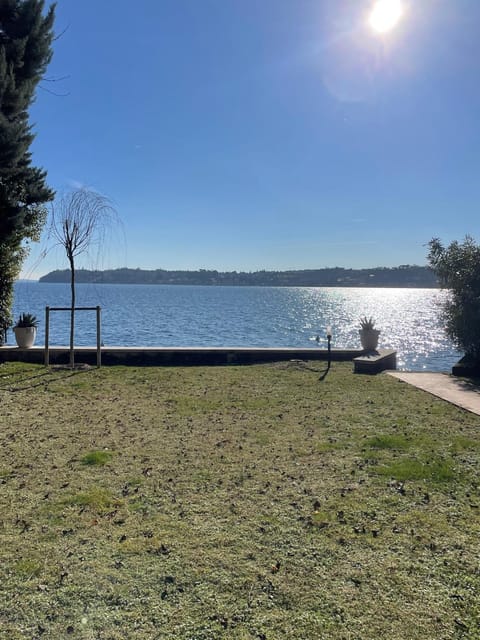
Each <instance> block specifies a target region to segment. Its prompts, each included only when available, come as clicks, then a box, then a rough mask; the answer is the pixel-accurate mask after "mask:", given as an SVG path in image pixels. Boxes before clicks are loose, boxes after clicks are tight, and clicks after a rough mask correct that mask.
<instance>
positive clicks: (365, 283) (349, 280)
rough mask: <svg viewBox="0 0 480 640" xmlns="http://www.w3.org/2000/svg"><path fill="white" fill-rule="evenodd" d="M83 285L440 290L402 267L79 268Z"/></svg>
mask: <svg viewBox="0 0 480 640" xmlns="http://www.w3.org/2000/svg"><path fill="white" fill-rule="evenodd" d="M69 281H70V271H69V270H68V269H64V270H56V271H51V272H50V273H47V274H46V275H44V276H42V277H41V278H40V279H39V282H69ZM76 281H77V282H79V283H85V282H88V283H97V284H182V285H217V286H218V285H224V286H227V285H228V286H232V285H233V286H264V287H415V288H436V287H438V282H437V279H436V277H435V274H434V273H433V272H432V271H431V269H429V268H428V267H423V266H416V265H401V266H399V267H375V268H373V269H345V268H342V267H332V268H325V269H303V270H291V271H253V272H244V271H227V272H222V271H215V270H207V269H200V270H198V271H167V270H165V269H154V270H145V269H127V268H122V269H107V270H104V271H96V270H88V269H79V270H78V271H76Z"/></svg>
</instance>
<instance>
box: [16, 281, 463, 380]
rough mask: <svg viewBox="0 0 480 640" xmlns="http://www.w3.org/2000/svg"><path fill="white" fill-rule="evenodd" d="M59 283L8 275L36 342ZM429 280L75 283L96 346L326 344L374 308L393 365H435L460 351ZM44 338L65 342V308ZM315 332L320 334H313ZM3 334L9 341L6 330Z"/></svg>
mask: <svg viewBox="0 0 480 640" xmlns="http://www.w3.org/2000/svg"><path fill="white" fill-rule="evenodd" d="M69 296H70V293H69V286H68V285H67V284H52V283H39V282H32V281H21V282H17V283H16V284H15V298H14V313H15V317H18V315H19V313H22V312H29V313H33V314H35V315H36V316H37V317H38V318H39V319H40V326H39V331H38V337H37V344H40V345H41V344H44V340H45V306H46V305H49V306H51V307H62V306H68V305H69ZM444 296H445V293H444V292H442V291H439V290H438V289H379V288H343V287H338V288H324V287H311V288H308V287H208V286H181V285H107V284H100V285H99V284H79V285H77V306H96V305H100V306H101V307H102V341H103V343H104V344H105V346H109V345H110V346H168V347H171V346H173V347H175V346H219V347H225V346H229V347H230V346H231V347H235V346H242V347H245V346H247V347H248V346H261V347H280V346H285V347H302V348H305V347H312V348H313V349H314V348H318V347H317V345H319V346H320V347H323V348H324V347H325V346H326V338H325V327H326V326H327V325H331V326H332V329H333V339H332V347H334V348H359V347H360V340H359V337H358V329H359V317H360V316H364V315H367V316H369V317H370V316H373V317H374V318H375V320H376V324H377V327H378V328H379V329H380V330H381V335H380V344H379V346H380V347H385V348H387V347H388V348H393V349H396V350H397V352H398V367H399V368H401V369H407V370H412V371H422V370H428V371H444V370H448V369H450V368H451V366H452V365H453V364H454V363H455V362H456V361H457V360H458V359H459V357H460V354H459V353H458V352H457V351H456V350H455V349H454V347H453V345H452V343H451V341H450V340H449V339H448V338H447V337H446V336H445V333H444V331H443V327H442V324H441V321H440V310H439V303H440V302H441V301H442V299H443V298H444ZM50 321H51V328H50V344H51V345H65V344H68V335H69V333H68V331H69V330H68V322H69V315H68V313H67V312H55V313H53V312H52V313H51V318H50ZM95 336H96V333H95V313H94V312H93V311H81V312H78V313H77V314H76V338H75V340H76V344H77V345H79V346H87V345H94V344H95V342H96V337H95ZM316 336H319V337H320V340H319V342H317V341H316V339H315V338H316ZM8 344H14V336H13V334H12V332H11V331H10V332H9V334H8Z"/></svg>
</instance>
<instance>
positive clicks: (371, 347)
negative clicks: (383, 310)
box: [359, 329, 380, 351]
mask: <svg viewBox="0 0 480 640" xmlns="http://www.w3.org/2000/svg"><path fill="white" fill-rule="evenodd" d="M359 334H360V342H361V343H362V349H363V350H364V351H376V350H377V347H378V336H379V335H380V331H379V330H378V329H360V330H359Z"/></svg>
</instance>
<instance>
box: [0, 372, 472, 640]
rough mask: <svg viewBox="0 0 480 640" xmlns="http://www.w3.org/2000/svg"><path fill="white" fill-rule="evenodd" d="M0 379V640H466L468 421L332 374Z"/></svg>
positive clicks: (441, 406)
mask: <svg viewBox="0 0 480 640" xmlns="http://www.w3.org/2000/svg"><path fill="white" fill-rule="evenodd" d="M322 366H323V364H322V363H298V362H297V363H295V362H292V363H279V364H274V365H258V366H248V367H211V368H207V367H205V368H204V367H198V368H120V367H115V368H107V367H105V368H102V369H100V370H96V369H91V370H85V371H77V372H75V373H72V372H70V371H68V370H51V371H47V370H45V369H44V368H43V367H35V366H32V365H19V364H6V365H1V366H0V443H1V446H0V549H1V551H0V554H1V555H0V559H1V562H0V638H2V640H3V639H5V640H17V639H22V640H23V639H27V638H28V639H34V638H35V639H36V638H39V639H40V638H41V639H44V638H52V639H58V638H60V639H63V638H78V639H80V638H82V639H92V640H93V639H95V640H100V639H102V640H106V639H109V640H110V639H111V640H113V639H122V640H123V639H125V638H135V639H139V640H146V639H149V640H150V639H153V638H169V639H177V638H178V639H184V640H187V639H189V640H207V639H208V640H215V639H217V638H218V639H220V638H225V639H226V638H228V639H230V638H231V639H242V640H246V639H267V640H271V639H289V640H294V639H305V640H316V639H321V638H326V639H345V640H376V639H388V640H395V639H402V640H406V639H407V640H410V639H417V638H418V639H419V640H420V639H422V640H428V639H430V638H431V639H432V640H433V639H435V640H438V639H441V640H444V639H448V638H471V639H473V638H477V639H478V638H480V595H479V594H480V564H479V557H480V491H479V489H480V477H479V461H480V460H479V459H480V418H479V417H478V416H474V415H472V414H469V413H467V412H465V411H462V410H460V409H457V408H455V407H453V406H451V405H449V404H447V403H445V402H443V401H441V400H438V399H436V398H434V397H432V396H430V395H428V394H426V393H423V392H421V391H418V390H416V389H414V388H411V387H409V386H407V385H405V384H404V383H402V382H399V381H398V380H395V379H393V378H390V377H389V376H386V375H380V376H376V377H370V376H359V375H353V373H352V372H351V364H337V363H334V364H333V366H332V370H331V372H330V374H329V375H328V376H327V378H326V379H325V380H324V381H323V382H320V381H319V379H318V378H319V372H317V371H316V369H319V368H321V367H322Z"/></svg>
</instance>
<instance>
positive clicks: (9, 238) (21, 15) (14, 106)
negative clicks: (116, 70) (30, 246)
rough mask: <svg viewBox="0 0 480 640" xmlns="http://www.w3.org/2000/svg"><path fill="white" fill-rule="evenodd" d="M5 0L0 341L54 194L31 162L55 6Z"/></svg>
mask: <svg viewBox="0 0 480 640" xmlns="http://www.w3.org/2000/svg"><path fill="white" fill-rule="evenodd" d="M44 5H45V3H44V1H43V0H0V344H2V343H3V340H4V334H5V331H6V329H7V327H8V326H9V325H10V322H11V303H12V295H13V283H14V281H15V278H16V277H18V274H19V273H20V269H21V265H22V261H23V260H24V258H25V256H26V253H27V247H26V244H25V241H27V242H28V241H29V240H38V237H39V234H40V231H41V228H42V226H43V224H44V222H45V218H46V209H45V203H46V202H48V201H50V200H52V199H53V196H54V193H53V191H52V190H51V189H49V187H48V186H47V184H46V182H45V179H46V172H45V171H43V170H41V169H39V168H37V167H33V166H32V164H31V153H30V151H29V148H30V145H31V143H32V141H33V138H34V134H33V133H32V127H31V125H30V123H29V118H28V108H29V107H30V105H31V104H32V102H33V100H34V98H35V89H36V87H37V84H38V82H39V81H40V80H41V78H42V76H43V74H44V72H45V70H46V68H47V65H48V63H49V62H50V59H51V57H52V49H51V44H52V39H53V21H54V12H55V6H54V5H52V6H51V7H50V8H49V9H48V11H47V12H46V13H44Z"/></svg>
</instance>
